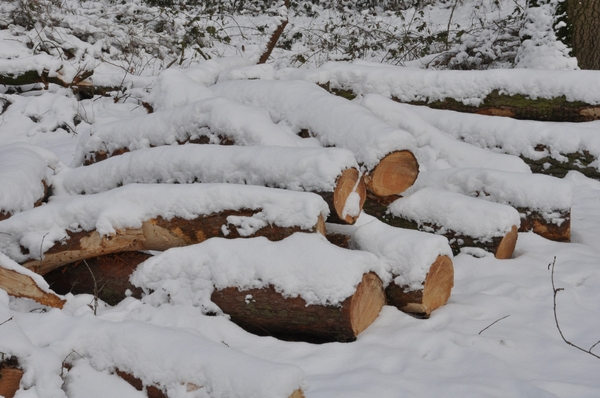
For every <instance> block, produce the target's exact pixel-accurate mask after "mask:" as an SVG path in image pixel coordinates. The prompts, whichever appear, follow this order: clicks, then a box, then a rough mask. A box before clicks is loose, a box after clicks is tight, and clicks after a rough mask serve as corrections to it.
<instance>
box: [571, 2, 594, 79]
mask: <svg viewBox="0 0 600 398" xmlns="http://www.w3.org/2000/svg"><path fill="white" fill-rule="evenodd" d="M566 3H567V7H566V8H567V18H568V21H569V23H571V24H572V36H571V37H570V39H571V40H570V43H568V44H567V45H569V44H570V46H571V48H572V49H573V55H574V56H575V57H576V58H577V64H578V66H579V67H580V68H581V69H593V70H600V2H598V1H597V0H566Z"/></svg>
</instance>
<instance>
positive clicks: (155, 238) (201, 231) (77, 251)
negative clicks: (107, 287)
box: [22, 209, 325, 275]
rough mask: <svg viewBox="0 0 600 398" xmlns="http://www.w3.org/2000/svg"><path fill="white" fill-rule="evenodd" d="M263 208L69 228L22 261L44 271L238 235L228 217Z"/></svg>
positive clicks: (264, 232) (271, 230) (265, 231)
mask: <svg viewBox="0 0 600 398" xmlns="http://www.w3.org/2000/svg"><path fill="white" fill-rule="evenodd" d="M260 211H261V210H260V209H258V210H236V211H233V210H229V211H224V212H221V213H218V214H212V215H208V216H201V217H198V218H195V219H193V220H185V219H182V218H173V219H171V220H165V219H163V218H161V217H158V218H155V219H151V220H148V221H145V222H143V223H142V227H141V228H137V229H136V228H128V229H124V230H117V232H116V233H115V234H113V235H109V236H101V235H100V234H99V233H98V232H96V231H80V232H70V231H69V232H68V235H69V239H67V240H66V241H65V242H64V244H61V243H58V244H55V245H54V246H53V247H51V248H50V249H49V250H48V251H47V252H46V253H44V258H43V259H42V260H29V261H27V262H25V263H24V264H22V265H23V266H24V267H25V268H28V269H31V270H33V271H34V272H36V273H38V274H40V275H44V274H46V273H48V272H50V271H52V270H54V269H56V268H59V267H61V266H63V265H66V264H69V263H73V262H76V261H80V260H85V259H88V258H92V257H96V256H101V255H105V254H111V253H118V252H129V251H140V250H167V249H170V248H172V247H180V246H187V245H191V244H194V243H200V242H203V241H205V240H206V239H209V238H213V237H226V238H230V239H233V238H238V237H240V235H239V234H238V232H237V230H236V228H231V230H230V231H229V232H228V233H227V235H226V234H225V232H224V230H223V228H222V227H223V226H227V225H228V222H227V217H229V216H245V217H250V216H252V215H253V214H255V213H258V212H260ZM301 231H302V232H320V233H322V234H323V235H325V221H324V220H323V218H322V217H321V216H319V221H318V222H317V224H316V225H314V226H313V227H311V228H310V229H309V230H308V231H307V230H303V229H301V228H300V227H279V226H275V225H267V226H265V227H264V228H261V229H259V230H258V231H256V233H255V234H254V235H252V236H264V237H266V238H268V239H269V240H273V241H277V240H281V239H283V238H285V237H287V236H290V235H292V234H293V233H294V232H301Z"/></svg>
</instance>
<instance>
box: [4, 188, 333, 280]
mask: <svg viewBox="0 0 600 398" xmlns="http://www.w3.org/2000/svg"><path fill="white" fill-rule="evenodd" d="M327 213H328V208H327V203H325V201H323V199H322V198H321V197H320V196H319V195H316V194H314V193H310V192H294V191H288V190H284V189H273V188H266V187H259V186H249V185H237V184H171V185H168V186H167V185H161V184H129V185H126V186H123V187H119V188H116V189H112V190H110V191H107V192H102V193H98V194H94V195H79V196H72V197H66V198H62V200H56V201H52V202H51V203H48V204H47V205H45V206H40V207H36V208H34V209H31V210H28V211H26V212H22V213H18V214H16V215H14V216H12V217H11V218H9V219H7V220H4V221H2V222H0V245H1V246H2V247H3V251H4V252H5V253H6V254H7V256H9V257H11V258H12V259H13V260H14V261H17V262H19V263H21V264H23V263H25V264H27V266H28V267H32V268H33V269H35V271H36V272H38V273H41V274H44V273H47V272H49V271H51V270H52V269H54V268H56V267H59V266H61V265H64V264H68V263H72V262H75V261H79V260H83V259H86V258H90V257H95V256H100V255H104V254H110V253H116V252H122V251H139V250H166V249H167V248H170V247H174V246H183V245H189V244H192V243H197V242H201V241H203V240H206V239H208V238H210V237H215V236H224V237H228V238H236V237H249V236H266V237H268V238H269V239H272V240H278V239H282V238H284V237H286V236H289V235H290V234H292V233H294V232H297V231H305V232H311V233H314V232H323V233H324V229H325V225H324V224H325V223H324V218H325V217H326V216H327ZM24 226H26V227H24ZM49 234H50V236H49ZM23 236H27V238H26V239H23Z"/></svg>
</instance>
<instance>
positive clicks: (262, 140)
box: [75, 97, 315, 164]
mask: <svg viewBox="0 0 600 398" xmlns="http://www.w3.org/2000/svg"><path fill="white" fill-rule="evenodd" d="M204 135H206V136H208V137H209V138H210V139H211V142H214V143H218V142H219V139H218V136H224V137H228V138H231V139H232V140H233V141H234V142H235V143H236V144H237V145H275V146H297V147H305V146H315V143H314V141H313V140H305V139H302V138H300V137H298V136H297V135H296V134H294V133H293V132H292V131H291V130H290V129H289V128H286V127H285V126H282V125H276V124H274V123H273V122H272V121H271V119H270V118H269V115H268V114H267V113H266V112H265V111H263V110H260V109H257V108H255V107H252V106H249V105H243V104H241V103H239V102H236V101H233V100H230V99H226V98H222V97H213V98H206V99H203V100H200V101H196V102H193V103H191V104H189V105H186V106H182V107H178V108H174V109H170V110H165V111H160V112H154V113H151V114H149V115H142V116H137V117H133V118H130V119H127V120H118V121H114V122H110V123H104V124H100V125H96V126H95V127H94V128H93V131H92V134H91V136H90V137H85V138H86V139H84V140H80V142H79V144H78V146H77V153H76V156H75V161H76V162H78V164H83V162H84V159H85V156H86V155H88V154H89V153H92V152H97V151H105V152H108V153H109V154H110V153H112V152H113V151H115V150H117V149H121V148H127V149H129V150H131V151H133V150H136V149H141V148H149V147H151V146H160V145H174V144H177V142H178V141H179V142H185V141H187V140H192V139H195V138H199V137H201V136H204ZM82 138H83V137H82Z"/></svg>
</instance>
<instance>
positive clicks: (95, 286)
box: [83, 260, 104, 315]
mask: <svg viewBox="0 0 600 398" xmlns="http://www.w3.org/2000/svg"><path fill="white" fill-rule="evenodd" d="M83 263H84V264H85V266H86V267H87V269H88V270H89V271H90V274H92V279H93V281H94V307H93V308H92V309H93V310H94V315H96V311H97V310H98V282H97V281H96V277H95V276H94V273H93V272H92V269H91V268H90V266H89V265H88V263H87V261H85V260H83ZM102 287H103V288H104V286H102Z"/></svg>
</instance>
